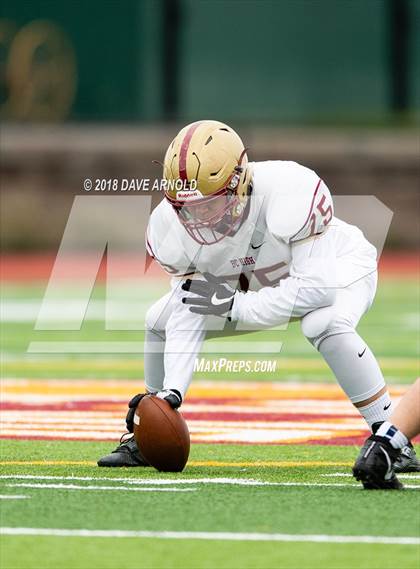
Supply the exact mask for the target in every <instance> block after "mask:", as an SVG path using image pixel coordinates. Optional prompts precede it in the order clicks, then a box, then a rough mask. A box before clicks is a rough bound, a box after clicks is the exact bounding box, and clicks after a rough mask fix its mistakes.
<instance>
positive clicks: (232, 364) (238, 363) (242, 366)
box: [194, 358, 277, 373]
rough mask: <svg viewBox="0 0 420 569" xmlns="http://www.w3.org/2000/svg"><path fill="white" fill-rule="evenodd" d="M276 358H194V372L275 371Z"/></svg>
mask: <svg viewBox="0 0 420 569" xmlns="http://www.w3.org/2000/svg"><path fill="white" fill-rule="evenodd" d="M276 370H277V360H228V359H227V358H218V359H214V360H210V359H206V358H196V360H195V362H194V372H201V373H203V372H210V371H212V372H232V373H241V372H242V373H258V372H275V371H276Z"/></svg>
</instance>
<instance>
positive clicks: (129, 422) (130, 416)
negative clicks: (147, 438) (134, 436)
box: [125, 393, 147, 433]
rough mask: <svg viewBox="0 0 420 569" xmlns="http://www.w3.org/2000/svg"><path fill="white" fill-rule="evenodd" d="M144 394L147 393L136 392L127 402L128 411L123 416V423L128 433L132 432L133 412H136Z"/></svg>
mask: <svg viewBox="0 0 420 569" xmlns="http://www.w3.org/2000/svg"><path fill="white" fill-rule="evenodd" d="M145 395H147V393H138V394H137V395H135V396H134V397H133V398H132V399H130V401H129V402H128V413H127V416H126V418H125V424H126V425H127V431H128V432H129V433H133V432H134V414H135V412H136V409H137V405H138V404H139V403H140V401H141V400H142V399H143V397H144V396H145Z"/></svg>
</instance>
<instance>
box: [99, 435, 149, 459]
mask: <svg viewBox="0 0 420 569" xmlns="http://www.w3.org/2000/svg"><path fill="white" fill-rule="evenodd" d="M127 434H129V433H127ZM124 436H125V435H123V436H122V437H121V441H120V444H119V445H118V446H117V448H116V449H115V450H113V451H112V452H111V454H107V455H106V456H103V457H102V458H100V459H99V460H98V466H150V465H149V464H148V463H147V461H146V460H145V459H144V458H143V456H142V455H141V454H140V451H139V449H138V447H137V443H136V441H135V440H134V435H131V437H130V438H128V439H125V440H124Z"/></svg>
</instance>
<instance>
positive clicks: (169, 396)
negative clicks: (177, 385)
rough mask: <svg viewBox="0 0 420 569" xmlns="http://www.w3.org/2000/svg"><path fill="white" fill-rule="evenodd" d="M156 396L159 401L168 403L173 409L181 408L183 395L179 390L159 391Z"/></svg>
mask: <svg viewBox="0 0 420 569" xmlns="http://www.w3.org/2000/svg"><path fill="white" fill-rule="evenodd" d="M155 395H156V397H159V399H164V400H165V401H167V402H168V403H169V405H170V406H171V407H172V409H178V407H180V406H181V403H182V395H181V394H180V392H179V391H178V389H164V390H163V391H158V392H157V393H155Z"/></svg>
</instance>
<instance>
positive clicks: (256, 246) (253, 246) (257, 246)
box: [251, 241, 265, 249]
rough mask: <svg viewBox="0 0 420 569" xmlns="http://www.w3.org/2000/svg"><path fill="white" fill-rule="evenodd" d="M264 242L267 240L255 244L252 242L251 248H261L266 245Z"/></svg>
mask: <svg viewBox="0 0 420 569" xmlns="http://www.w3.org/2000/svg"><path fill="white" fill-rule="evenodd" d="M264 243H265V241H263V242H262V243H261V245H253V244H252V243H251V249H259V248H260V247H262V246H263V245H264Z"/></svg>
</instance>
